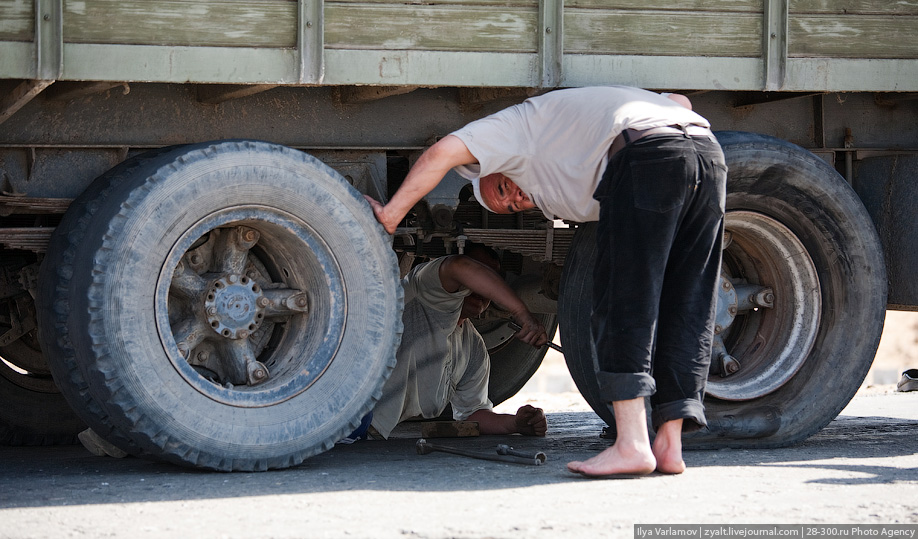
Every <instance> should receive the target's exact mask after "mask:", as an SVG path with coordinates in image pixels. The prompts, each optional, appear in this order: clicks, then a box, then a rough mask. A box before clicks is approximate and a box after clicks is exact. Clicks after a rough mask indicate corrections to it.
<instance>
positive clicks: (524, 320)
mask: <svg viewBox="0 0 918 539" xmlns="http://www.w3.org/2000/svg"><path fill="white" fill-rule="evenodd" d="M513 318H514V319H515V321H516V323H517V324H518V325H520V326H521V327H522V329H520V330H519V331H517V332H516V335H515V337H516V338H517V339H519V340H521V341H523V342H524V343H526V344H528V345H530V346H535V347H536V348H538V347H540V346H544V345H545V344H547V343H548V332H546V331H545V326H543V325H542V323H541V322H539V321H538V320H537V319H536V317H534V316H532V313H530V312H529V311H526V312H524V313H516V314H514V316H513Z"/></svg>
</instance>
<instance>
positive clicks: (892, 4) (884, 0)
mask: <svg viewBox="0 0 918 539" xmlns="http://www.w3.org/2000/svg"><path fill="white" fill-rule="evenodd" d="M789 4H790V5H789V6H788V10H789V12H790V13H791V15H792V16H793V15H794V14H805V13H808V14H815V13H823V14H828V13H833V14H837V15H842V14H844V15H856V14H862V15H883V14H885V15H918V0H790V2H789Z"/></svg>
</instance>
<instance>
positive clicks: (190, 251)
mask: <svg viewBox="0 0 918 539" xmlns="http://www.w3.org/2000/svg"><path fill="white" fill-rule="evenodd" d="M124 176H125V177H124V178H123V179H121V180H120V181H119V182H117V183H113V184H112V185H111V189H110V191H109V192H108V193H107V194H106V196H105V197H104V198H103V199H102V200H100V201H99V202H98V203H97V204H94V205H93V206H94V210H95V211H94V215H93V217H92V219H91V221H90V222H89V224H88V226H87V227H86V229H85V231H84V233H83V238H82V242H81V249H80V250H81V252H85V256H84V257H81V258H85V259H87V260H89V261H91V263H88V264H82V263H79V264H77V263H75V264H73V266H72V277H71V282H70V288H71V289H72V290H73V291H74V293H73V294H72V295H71V297H70V298H69V301H68V302H66V303H67V305H66V309H67V310H68V311H69V312H70V313H71V315H72V316H70V317H69V318H68V321H69V324H70V335H71V344H72V351H73V354H74V357H75V358H76V363H77V365H79V369H80V371H81V373H82V374H83V377H84V381H85V382H86V385H87V388H88V391H89V394H90V395H91V397H92V400H93V401H94V402H95V403H97V404H99V405H100V406H101V407H102V409H103V410H104V411H105V412H106V413H107V422H108V423H110V424H111V425H112V426H113V427H114V431H115V432H118V433H122V434H123V435H124V436H126V437H127V438H128V439H129V440H130V441H131V442H132V443H133V444H134V445H136V446H137V447H138V448H139V449H140V453H141V455H143V456H146V457H150V458H155V459H159V460H165V461H169V462H174V463H177V464H182V465H188V466H195V467H201V468H206V469H213V470H223V471H231V470H244V471H251V470H266V469H271V468H283V467H288V466H293V465H296V464H299V463H300V462H302V461H303V460H304V459H305V458H307V457H309V456H311V455H314V454H316V453H319V452H321V451H324V450H327V449H329V448H330V447H332V446H333V444H334V443H335V441H337V440H339V439H341V438H342V437H344V436H345V435H347V434H348V433H349V432H351V431H352V430H353V429H354V428H356V426H357V425H358V424H359V423H360V419H361V418H362V417H363V415H365V414H366V413H367V412H368V411H369V410H370V409H371V408H372V406H373V405H374V404H375V402H376V400H378V398H379V395H380V392H381V389H382V385H383V383H384V382H385V380H386V378H387V377H388V374H389V372H390V370H391V368H392V367H393V365H394V362H395V351H396V348H397V346H398V343H399V338H400V335H401V309H402V291H401V287H400V284H399V278H398V269H397V263H396V260H395V254H394V252H393V251H392V249H391V247H390V245H389V237H388V236H387V235H386V234H385V232H384V231H383V229H382V227H381V226H380V225H379V224H378V223H377V222H376V220H375V218H374V217H373V214H372V212H371V210H370V208H369V205H368V204H367V203H366V201H365V200H364V199H363V197H362V196H361V195H360V194H359V193H358V192H357V191H356V190H355V189H353V188H352V187H351V186H350V185H349V184H347V182H346V181H345V180H344V179H343V178H341V176H339V175H338V174H337V173H335V172H334V171H333V170H331V169H330V168H328V167H327V166H325V165H324V164H322V163H321V162H320V161H318V160H317V159H315V158H313V157H311V156H309V155H307V154H305V153H302V152H299V151H295V150H292V149H290V148H286V147H283V146H278V145H273V144H268V143H263V142H255V141H222V142H213V143H202V144H196V145H191V146H185V147H180V148H175V149H173V150H170V151H167V152H165V153H162V154H160V155H157V156H155V157H154V158H152V159H150V160H149V161H147V162H145V163H144V164H143V165H142V166H141V167H140V168H139V169H137V170H134V171H133V172H131V173H129V174H125V175H124ZM56 292H58V293H59V291H56ZM52 301H53V300H52ZM59 306H60V304H59ZM77 313H85V314H83V315H81V316H77V315H76V314H77Z"/></svg>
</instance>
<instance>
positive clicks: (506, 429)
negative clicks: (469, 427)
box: [468, 404, 548, 436]
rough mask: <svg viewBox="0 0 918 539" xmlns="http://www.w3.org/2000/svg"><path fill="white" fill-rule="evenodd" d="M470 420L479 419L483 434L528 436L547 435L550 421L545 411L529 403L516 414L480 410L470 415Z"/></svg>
mask: <svg viewBox="0 0 918 539" xmlns="http://www.w3.org/2000/svg"><path fill="white" fill-rule="evenodd" d="M468 420H469V421H477V422H478V429H479V430H480V431H481V433H482V434H516V433H520V434H524V435H526V436H545V433H546V432H547V431H548V421H546V419H545V412H543V411H542V409H541V408H536V407H534V406H530V405H528V404H526V405H524V406H522V407H520V409H519V410H517V411H516V415H511V414H498V413H496V412H494V411H493V410H478V411H477V412H475V413H473V414H472V415H470V416H469V419H468Z"/></svg>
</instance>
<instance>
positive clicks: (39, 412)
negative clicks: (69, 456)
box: [0, 341, 86, 446]
mask: <svg viewBox="0 0 918 539" xmlns="http://www.w3.org/2000/svg"><path fill="white" fill-rule="evenodd" d="M19 354H29V355H32V354H38V355H39V356H40V355H41V353H40V352H38V351H36V350H32V349H29V348H28V347H27V346H26V345H25V344H24V343H22V342H21V341H15V342H13V343H12V344H11V345H9V346H4V347H0V402H3V406H2V407H0V445H22V446H29V445H67V444H73V443H75V442H76V435H77V433H79V432H80V431H81V430H83V429H84V428H86V427H85V426H84V424H83V422H82V421H80V419H79V418H78V417H77V416H76V415H75V414H74V413H73V411H72V410H71V409H70V406H69V405H68V404H67V401H66V400H64V397H63V396H62V395H61V394H60V392H59V391H58V389H57V386H55V385H54V381H53V380H52V378H51V375H50V374H47V373H36V372H22V369H17V368H14V366H15V365H17V364H18V363H19V362H18V361H17V360H16V357H17V356H18V355H19Z"/></svg>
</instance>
